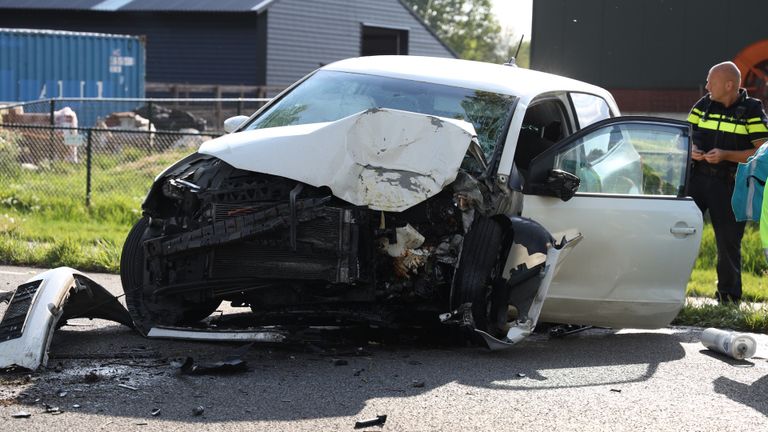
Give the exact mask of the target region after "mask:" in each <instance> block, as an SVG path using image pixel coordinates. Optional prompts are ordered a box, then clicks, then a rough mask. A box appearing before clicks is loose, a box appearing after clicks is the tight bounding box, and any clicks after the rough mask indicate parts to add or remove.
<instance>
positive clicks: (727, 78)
mask: <svg viewBox="0 0 768 432" xmlns="http://www.w3.org/2000/svg"><path fill="white" fill-rule="evenodd" d="M740 86H741V72H739V68H738V67H736V64H734V63H733V62H729V61H727V62H722V63H718V64H716V65H714V66H712V68H711V69H710V70H709V74H708V75H707V85H706V89H707V91H708V92H709V98H710V99H712V100H713V101H716V102H720V103H722V104H723V105H725V106H726V107H728V106H731V104H733V103H734V102H736V100H737V99H738V98H739V87H740Z"/></svg>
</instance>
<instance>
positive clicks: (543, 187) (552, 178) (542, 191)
mask: <svg viewBox="0 0 768 432" xmlns="http://www.w3.org/2000/svg"><path fill="white" fill-rule="evenodd" d="M579 183H581V180H580V179H579V177H578V176H576V175H574V174H571V173H569V172H568V171H563V170H558V169H553V170H551V171H550V172H549V175H548V176H547V179H546V180H545V181H544V182H543V183H531V184H529V190H528V193H529V194H532V195H544V196H552V197H556V198H560V199H561V200H563V201H568V200H569V199H571V198H573V195H575V194H576V191H577V190H579Z"/></svg>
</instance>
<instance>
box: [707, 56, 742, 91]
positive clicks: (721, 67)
mask: <svg viewBox="0 0 768 432" xmlns="http://www.w3.org/2000/svg"><path fill="white" fill-rule="evenodd" d="M709 73H715V74H719V75H720V76H721V77H722V78H723V79H724V80H725V81H729V82H732V83H735V84H736V87H739V86H741V71H739V68H738V67H737V66H736V64H735V63H734V62H730V61H727V62H722V63H718V64H716V65H714V66H712V69H710V70H709Z"/></svg>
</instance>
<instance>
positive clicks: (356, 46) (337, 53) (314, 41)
mask: <svg viewBox="0 0 768 432" xmlns="http://www.w3.org/2000/svg"><path fill="white" fill-rule="evenodd" d="M362 24H370V25H372V26H378V27H392V28H398V29H407V30H408V31H409V32H408V43H409V47H408V54H410V55H426V56H435V57H453V54H452V53H451V52H450V51H449V50H448V49H447V48H445V46H444V45H442V44H441V43H440V41H439V40H438V39H437V38H435V37H434V36H433V35H432V34H431V33H430V32H429V31H428V30H427V29H426V28H425V27H424V26H423V25H422V24H421V23H420V22H419V21H418V20H417V19H416V18H415V17H413V15H411V13H410V12H409V11H408V10H407V9H405V6H403V4H402V3H400V2H399V1H398V0H357V1H354V2H351V1H349V0H279V1H276V2H275V3H274V4H273V5H272V6H271V7H270V8H269V10H268V12H267V34H268V37H267V85H270V86H286V85H289V84H291V83H293V82H294V81H296V80H297V79H299V78H301V77H302V76H304V75H306V74H307V73H309V72H311V71H313V70H314V69H317V68H318V67H319V66H320V65H323V64H327V63H331V62H333V61H336V60H340V59H344V58H348V57H357V56H359V55H360V30H361V25H362Z"/></svg>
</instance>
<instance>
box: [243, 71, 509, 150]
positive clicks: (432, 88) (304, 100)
mask: <svg viewBox="0 0 768 432" xmlns="http://www.w3.org/2000/svg"><path fill="white" fill-rule="evenodd" d="M514 102H515V97H514V96H509V95H502V94H497V93H491V92H487V91H480V90H473V89H467V88H461V87H451V86H446V85H440V84H431V83H425V82H420V81H411V80H405V79H399V78H387V77H381V76H375V75H364V74H355V73H347V72H335V71H319V72H317V73H315V74H314V75H312V76H311V77H309V78H308V79H307V80H306V81H304V82H303V83H301V84H300V85H298V86H297V87H296V88H295V89H293V91H291V92H290V93H288V94H287V95H285V96H284V97H282V98H281V99H280V100H278V101H277V102H275V103H274V104H273V105H272V106H270V107H269V108H267V110H266V111H264V112H263V113H261V114H260V115H259V117H258V118H256V119H255V120H254V121H253V122H252V123H251V124H249V125H248V127H247V128H246V130H251V129H262V128H269V127H276V126H288V125H300V124H307V123H319V122H330V121H336V120H339V119H341V118H344V117H347V116H349V115H352V114H355V113H358V112H360V111H364V110H367V109H369V108H392V109H398V110H404V111H412V112H417V113H422V114H430V115H436V116H440V117H447V118H452V119H459V120H465V121H467V122H469V123H472V124H473V125H474V126H475V131H476V132H477V138H478V141H479V142H480V146H481V147H482V148H483V153H485V156H486V158H490V156H491V154H492V153H493V150H494V147H495V145H496V142H497V141H498V138H499V134H501V133H502V131H503V130H504V121H505V120H506V119H507V117H508V114H509V113H510V112H511V109H512V106H513V105H514Z"/></svg>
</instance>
